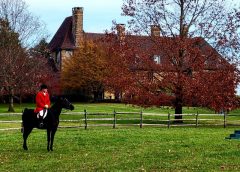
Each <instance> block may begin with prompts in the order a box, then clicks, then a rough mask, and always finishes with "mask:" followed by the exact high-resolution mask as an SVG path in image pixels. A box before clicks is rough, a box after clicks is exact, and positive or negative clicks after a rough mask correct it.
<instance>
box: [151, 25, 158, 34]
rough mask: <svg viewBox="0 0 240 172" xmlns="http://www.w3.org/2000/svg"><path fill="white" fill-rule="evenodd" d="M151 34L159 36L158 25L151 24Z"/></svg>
mask: <svg viewBox="0 0 240 172" xmlns="http://www.w3.org/2000/svg"><path fill="white" fill-rule="evenodd" d="M151 36H160V26H159V25H151Z"/></svg>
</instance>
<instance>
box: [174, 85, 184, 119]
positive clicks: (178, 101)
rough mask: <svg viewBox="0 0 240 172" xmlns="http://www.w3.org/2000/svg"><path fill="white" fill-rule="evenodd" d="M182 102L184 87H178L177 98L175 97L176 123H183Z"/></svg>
mask: <svg viewBox="0 0 240 172" xmlns="http://www.w3.org/2000/svg"><path fill="white" fill-rule="evenodd" d="M182 104H183V95H182V88H181V87H177V89H176V99H175V114H177V115H176V116H175V119H176V121H175V122H176V123H183V121H182V120H181V119H182V115H179V114H182Z"/></svg>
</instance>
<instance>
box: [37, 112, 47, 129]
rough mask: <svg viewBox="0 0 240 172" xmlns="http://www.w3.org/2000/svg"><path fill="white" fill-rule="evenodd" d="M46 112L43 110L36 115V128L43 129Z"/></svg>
mask: <svg viewBox="0 0 240 172" xmlns="http://www.w3.org/2000/svg"><path fill="white" fill-rule="evenodd" d="M47 113H48V110H47V109H43V110H41V111H39V112H38V113H37V119H38V127H39V128H43V127H44V119H45V118H46V117H47Z"/></svg>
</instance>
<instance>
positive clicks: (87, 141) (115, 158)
mask: <svg viewBox="0 0 240 172" xmlns="http://www.w3.org/2000/svg"><path fill="white" fill-rule="evenodd" d="M234 129H235V128H225V129H224V128H171V129H167V128H143V129H139V128H120V129H108V128H94V129H89V130H84V129H59V130H58V132H57V134H56V137H55V143H54V151H53V152H47V150H46V132H45V131H42V130H36V129H35V130H34V131H33V132H32V133H31V135H30V137H29V140H28V147H29V150H28V151H24V150H23V149H22V136H21V133H20V132H19V131H0V135H1V137H0V171H10V172H11V171H18V172H20V171H24V172H25V171H60V172H65V171H69V172H73V171H240V164H239V161H240V156H239V155H240V150H239V147H240V140H226V139H225V137H227V136H229V134H230V133H232V132H233V130H234Z"/></svg>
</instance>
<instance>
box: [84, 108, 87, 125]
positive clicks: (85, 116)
mask: <svg viewBox="0 0 240 172" xmlns="http://www.w3.org/2000/svg"><path fill="white" fill-rule="evenodd" d="M84 118H85V130H86V129H87V111H86V109H84Z"/></svg>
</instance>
